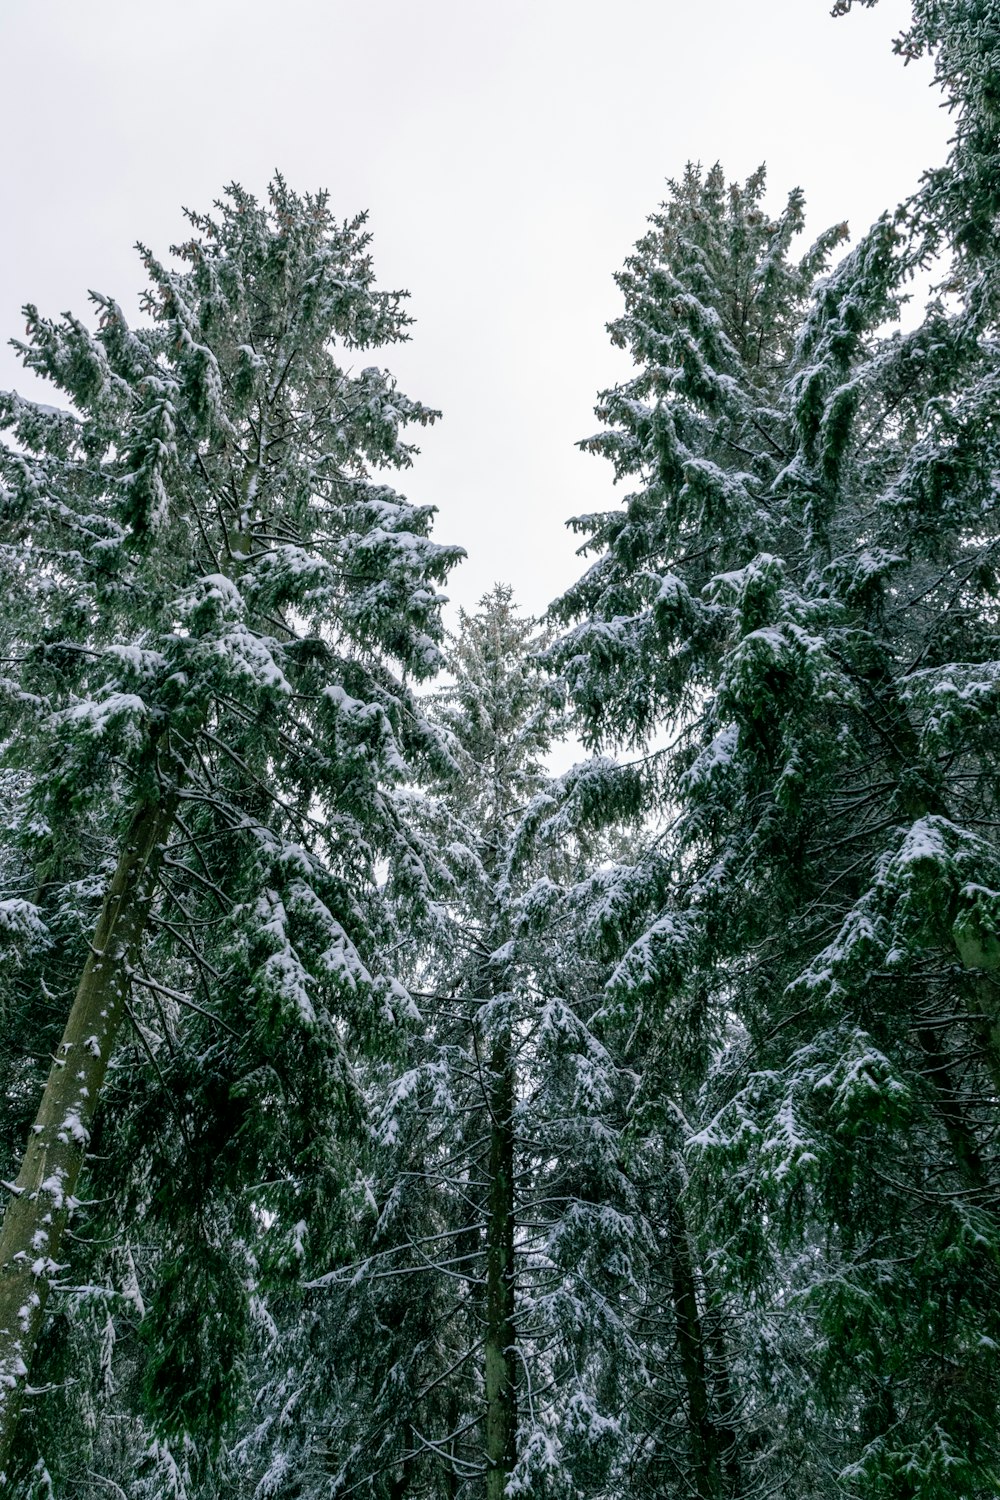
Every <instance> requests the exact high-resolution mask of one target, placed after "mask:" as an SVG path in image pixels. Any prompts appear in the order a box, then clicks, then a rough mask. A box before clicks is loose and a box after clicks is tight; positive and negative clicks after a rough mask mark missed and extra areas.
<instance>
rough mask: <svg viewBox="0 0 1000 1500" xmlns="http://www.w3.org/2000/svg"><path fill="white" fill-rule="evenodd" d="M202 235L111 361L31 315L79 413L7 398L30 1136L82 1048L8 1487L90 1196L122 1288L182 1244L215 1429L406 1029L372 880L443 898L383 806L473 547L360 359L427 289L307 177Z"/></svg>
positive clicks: (427, 733)
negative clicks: (463, 550) (394, 1042)
mask: <svg viewBox="0 0 1000 1500" xmlns="http://www.w3.org/2000/svg"><path fill="white" fill-rule="evenodd" d="M189 218H190V221H191V225H192V237H191V238H190V239H189V240H188V241H187V242H186V243H184V244H183V245H181V246H179V247H177V248H176V249H175V251H174V252H173V253H174V254H175V256H176V257H177V260H178V262H179V264H178V265H177V266H176V267H174V268H171V267H170V266H168V265H165V264H162V263H161V262H160V261H158V260H157V259H156V258H155V257H154V256H153V255H152V254H151V253H150V252H149V251H146V250H142V254H143V259H144V262H145V265H146V269H147V271H148V274H149V291H148V293H147V295H146V298H145V303H144V308H145V312H146V314H147V315H148V321H147V322H146V323H144V324H142V325H140V326H138V327H134V328H133V327H130V326H129V325H128V323H127V321H126V319H125V317H124V315H123V313H122V311H121V309H120V308H119V307H118V306H117V304H116V303H114V302H113V301H112V300H110V299H108V298H105V297H102V296H95V298H94V302H95V305H96V307H97V309H98V312H99V326H98V328H97V330H96V331H95V332H92V331H91V330H89V329H88V328H87V327H86V326H85V325H84V324H83V323H82V322H81V321H79V320H78V319H76V318H74V317H72V316H69V315H67V316H66V317H64V318H63V319H62V320H61V321H59V322H56V323H53V322H50V321H48V320H46V319H44V318H43V317H41V315H40V314H39V313H38V312H37V311H36V310H35V309H34V308H33V307H29V308H28V309H27V318H28V334H29V337H28V341H27V343H25V344H23V345H21V346H19V347H20V351H21V355H22V358H23V360H24V363H25V365H26V366H27V367H28V368H29V369H31V370H32V371H34V372H35V373H37V374H40V375H42V376H43V377H45V378H47V379H49V380H50V381H52V383H53V384H54V385H55V386H56V387H57V388H58V389H59V391H60V392H61V393H63V396H64V398H66V399H67V400H68V401H69V403H71V405H70V408H69V409H67V410H62V409H56V408H51V407H45V406H41V405H38V404H36V403H31V402H27V401H24V400H22V399H21V398H19V397H18V396H16V395H14V394H13V393H8V394H7V395H5V396H4V397H3V398H2V405H0V418H2V422H3V426H4V427H5V428H6V429H7V430H8V431H9V432H10V434H11V437H12V442H11V443H10V444H9V445H8V446H7V447H5V448H3V449H2V450H0V486H2V487H0V500H2V506H3V514H4V530H5V544H4V548H3V553H2V564H3V568H4V575H5V576H4V586H5V597H6V598H7V599H8V600H9V601H11V603H10V605H9V607H8V608H7V610H6V612H5V619H4V638H5V650H4V655H5V664H6V669H7V676H6V678H5V681H4V708H3V714H4V754H5V759H6V762H7V764H8V765H9V766H10V767H11V771H10V772H9V773H7V774H8V775H9V777H10V778H11V779H10V780H9V781H8V782H7V783H6V785H7V786H8V787H9V789H10V795H11V797H12V798H14V799H16V800H17V802H18V805H19V815H18V820H17V827H16V829H15V836H14V838H13V839H12V841H11V842H10V843H9V844H8V846H7V847H6V848H5V850H4V875H5V878H9V880H10V885H9V887H8V889H9V891H10V893H11V894H10V896H9V898H8V899H7V900H5V901H4V903H3V904H2V906H0V912H2V925H3V927H4V929H5V931H6V932H7V933H8V934H9V935H10V936H11V937H12V939H13V940H15V942H16V944H17V945H18V947H19V951H20V958H19V962H20V968H19V969H18V970H17V974H16V981H15V986H14V989H13V991H12V994H13V1002H12V1003H13V1005H14V1007H15V1014H16V1015H17V1017H18V1021H17V1030H16V1031H15V1033H14V1038H13V1040H14V1041H15V1043H16V1044H17V1045H18V1046H19V1047H20V1048H22V1049H23V1050H22V1051H21V1052H20V1055H18V1053H17V1052H12V1050H11V1048H10V1047H8V1049H7V1053H6V1058H7V1061H6V1065H5V1066H6V1083H7V1089H8V1095H7V1106H8V1112H9V1116H10V1122H11V1128H12V1129H13V1130H14V1131H15V1132H16V1133H17V1134H21V1132H23V1131H25V1130H26V1128H27V1125H28V1122H29V1121H30V1119H31V1117H32V1115H33V1114H34V1110H35V1105H36V1101H37V1097H38V1089H39V1086H40V1078H39V1071H38V1064H37V1062H33V1061H32V1060H31V1058H30V1054H34V1056H35V1057H36V1058H37V1057H38V1056H39V1055H42V1056H44V1054H45V1053H46V1052H49V1053H53V1052H54V1054H55V1057H54V1061H53V1064H52V1067H51V1070H50V1072H49V1075H48V1081H47V1082H46V1083H45V1085H44V1089H42V1090H41V1105H40V1107H39V1109H38V1114H37V1118H36V1123H35V1125H34V1126H33V1127H32V1130H31V1134H30V1137H29V1145H28V1149H27V1152H26V1154H25V1155H24V1157H23V1160H22V1162H21V1166H20V1170H19V1172H18V1174H17V1180H16V1183H15V1184H14V1185H13V1188H12V1193H11V1199H10V1203H9V1205H8V1208H7V1211H6V1214H5V1218H4V1224H3V1231H2V1236H0V1364H2V1368H3V1377H2V1392H0V1465H9V1463H10V1462H11V1456H12V1447H11V1445H12V1440H13V1432H14V1426H15V1423H16V1422H17V1417H18V1410H19V1407H20V1406H21V1404H22V1401H23V1395H24V1390H25V1386H26V1380H27V1376H28V1368H29V1366H30V1365H32V1363H33V1361H35V1355H36V1346H37V1345H38V1343H39V1339H40V1337H41V1335H42V1331H43V1328H44V1327H45V1318H46V1311H47V1305H48V1303H49V1300H50V1294H51V1292H52V1290H53V1288H55V1289H57V1292H58V1295H57V1307H58V1306H60V1305H66V1302H67V1294H66V1292H65V1291H62V1290H59V1289H60V1288H63V1287H65V1284H66V1283H65V1278H64V1272H65V1271H66V1268H67V1262H69V1265H70V1276H69V1280H70V1282H71V1283H72V1282H73V1281H74V1279H75V1272H74V1269H73V1267H74V1264H75V1262H76V1261H77V1259H78V1258H82V1259H83V1262H84V1265H86V1261H87V1255H86V1252H83V1253H82V1257H81V1255H80V1252H78V1250H77V1248H76V1246H75V1245H74V1244H73V1242H72V1240H71V1239H70V1238H68V1237H67V1236H68V1233H69V1231H68V1225H69V1223H70V1219H71V1216H72V1215H74V1214H76V1212H77V1210H78V1209H79V1202H78V1199H79V1196H80V1191H81V1182H82V1183H83V1184H84V1185H85V1186H86V1188H87V1189H89V1190H91V1191H93V1193H94V1197H95V1198H103V1199H104V1200H105V1206H104V1207H103V1208H102V1207H100V1206H98V1205H97V1204H95V1205H94V1206H93V1207H92V1208H90V1209H88V1210H87V1216H88V1223H89V1225H90V1226H91V1227H93V1226H95V1225H103V1228H104V1229H105V1230H106V1231H107V1236H108V1238H110V1239H112V1240H113V1241H114V1244H115V1247H116V1254H117V1255H118V1256H119V1269H120V1265H121V1257H122V1256H123V1257H124V1258H125V1261H126V1262H128V1261H129V1259H130V1257H131V1256H132V1255H133V1250H134V1254H135V1256H136V1257H137V1258H138V1257H140V1255H141V1253H142V1252H140V1251H139V1248H138V1243H137V1242H138V1241H139V1240H140V1237H141V1241H142V1242H143V1243H146V1244H149V1243H152V1244H154V1245H156V1246H157V1250H156V1254H155V1255H154V1256H152V1257H149V1258H148V1259H147V1262H146V1263H145V1264H143V1265H142V1267H141V1272H142V1274H143V1276H144V1277H148V1283H147V1286H146V1298H145V1301H146V1313H145V1317H144V1318H143V1321H142V1336H143V1338H144V1339H146V1340H147V1343H148V1348H147V1351H146V1353H145V1355H144V1357H143V1358H142V1359H141V1360H140V1364H141V1365H142V1367H143V1368H144V1372H145V1373H144V1375H143V1377H142V1378H143V1381H144V1384H145V1392H146V1406H147V1410H148V1412H149V1413H150V1417H151V1420H152V1422H153V1428H154V1430H155V1431H157V1432H159V1433H160V1434H161V1436H166V1437H168V1438H169V1437H170V1435H171V1434H174V1435H176V1436H177V1437H178V1440H179V1441H181V1443H182V1446H183V1444H184V1443H185V1442H187V1441H188V1439H189V1437H190V1436H191V1435H192V1434H198V1433H199V1432H208V1433H212V1432H215V1434H216V1436H217V1434H218V1430H219V1427H220V1424H224V1422H225V1420H226V1417H227V1414H228V1413H229V1412H230V1411H231V1409H232V1403H233V1400H234V1399H235V1396H234V1392H235V1390H236V1389H237V1387H238V1376H239V1367H240V1361H239V1359H238V1358H235V1359H234V1352H236V1351H238V1350H239V1347H240V1345H241V1343H242V1342H243V1339H244V1337H245V1335H244V1334H243V1333H241V1331H240V1330H241V1329H243V1328H245V1326H246V1321H247V1317H248V1306H249V1303H248V1297H249V1293H250V1291H252V1289H253V1280H254V1278H253V1277H252V1276H251V1275H249V1274H248V1273H249V1271H250V1269H251V1268H252V1267H256V1268H257V1272H258V1275H259V1273H260V1272H261V1270H262V1269H266V1266H267V1265H272V1266H274V1267H280V1266H282V1265H291V1264H294V1265H295V1266H296V1267H298V1266H299V1265H300V1263H301V1264H304V1265H306V1266H308V1264H309V1248H310V1241H311V1240H315V1241H317V1242H318V1243H320V1244H321V1245H323V1246H324V1247H325V1246H326V1243H327V1241H326V1235H327V1232H328V1230H329V1229H330V1225H331V1223H332V1222H333V1220H334V1219H335V1217H336V1212H337V1209H336V1202H337V1195H338V1191H339V1187H338V1184H339V1182H340V1180H341V1177H342V1173H341V1172H340V1170H339V1167H338V1145H337V1135H338V1131H339V1130H342V1129H344V1128H347V1124H348V1123H349V1121H350V1119H351V1117H352V1115H354V1114H356V1113H357V1108H358V1095H357V1089H356V1086H355V1084H354V1082H353V1078H352V1069H351V1063H350V1051H351V1048H352V1047H353V1046H354V1042H353V1041H352V1040H351V1039H352V1038H358V1037H361V1038H364V1039H365V1041H366V1045H374V1046H378V1045H380V1041H379V1038H380V1037H381V1038H382V1039H385V1038H388V1037H391V1035H392V1034H393V1032H394V1031H395V1030H397V1029H398V1014H397V1013H398V1011H399V1009H400V1007H401V1006H402V1004H403V1003H404V1002H403V997H402V992H401V991H400V989H399V986H398V985H397V984H396V982H395V981H394V980H393V979H392V977H391V976H390V975H388V974H386V973H385V972H384V971H382V972H380V971H379V968H378V943H379V940H380V938H384V936H385V934H386V932H387V931H388V929H389V926H390V925H391V923H390V918H389V916H388V913H387V908H386V906H385V901H384V898H383V897H382V896H380V894H379V884H380V882H379V880H378V879H377V878H376V875H377V871H378V870H379V868H380V867H382V866H385V867H387V868H388V869H389V871H390V880H391V881H393V882H394V883H395V885H396V887H397V889H398V890H399V891H400V892H402V891H403V890H404V889H405V890H406V891H408V892H410V893H412V895H413V896H414V898H415V899H417V900H419V899H420V898H421V883H422V881H423V871H422V864H421V854H420V851H419V850H417V849H415V848H414V844H413V839H412V836H411V833H410V831H409V830H408V829H406V828H405V827H404V826H403V825H402V824H401V822H400V820H399V818H398V816H397V813H396V810H395V807H394V804H393V801H392V798H391V796H390V795H388V792H387V789H388V788H389V787H390V786H391V784H392V783H393V782H394V781H397V780H398V779H399V778H400V777H402V776H403V775H408V774H410V772H409V768H410V767H411V766H413V765H416V764H419V763H421V762H423V763H426V762H427V761H428V760H431V761H433V760H434V759H435V757H439V755H440V751H439V748H438V745H437V741H436V739H435V736H434V734H433V733H432V732H431V730H430V729H429V727H428V726H427V724H426V723H425V721H424V719H423V718H422V716H421V714H420V712H419V708H418V705H417V703H416V701H415V700H414V698H413V696H412V694H411V692H410V690H409V689H408V688H407V687H405V686H404V685H403V684H402V682H401V681H400V677H399V675H398V674H399V672H400V670H402V671H403V672H405V673H407V674H408V675H410V676H412V677H414V678H418V679H419V678H423V677H426V676H427V675H428V674H429V673H432V672H433V671H434V670H436V668H437V666H438V664H439V660H440V656H439V650H438V646H437V641H438V639H439V636H440V624H439V606H440V596H439V595H438V594H437V593H436V591H435V587H434V585H435V583H436V582H438V581H439V580H441V579H442V578H443V577H444V575H445V574H446V572H447V570H448V569H449V568H450V567H451V565H452V564H453V563H454V561H455V560H456V558H457V556H459V555H460V554H459V552H458V551H457V550H456V549H454V548H443V547H440V546H438V545H436V544H434V543H432V542H431V541H430V540H429V537H428V528H429V524H430V519H431V511H430V509H429V508H427V507H423V508H421V507H415V506H412V505H410V504H408V503H407V502H406V501H405V499H403V497H402V496H400V495H399V494H398V493H396V492H395V491H394V490H392V489H391V488H390V487H388V486H387V485H386V484H385V483H383V482H382V481H381V480H380V479H378V478H377V477H375V471H376V470H378V469H382V468H390V469H391V468H395V469H399V468H404V467H406V466H407V465H408V464H409V463H410V461H411V455H412V452H413V451H414V450H413V449H412V447H411V446H408V445H407V444H406V443H405V442H404V441H403V439H402V438H401V436H400V432H401V429H402V427H403V426H404V425H406V424H409V423H414V422H415V423H418V424H420V423H426V422H428V421H430V420H432V419H433V417H434V415H435V414H434V413H433V412H431V411H429V410H428V409H427V408H425V407H423V406H421V405H419V404H418V403H416V402H413V401H411V400H410V399H409V398H407V397H405V396H404V395H403V394H402V393H401V392H400V391H399V390H398V389H397V388H396V386H395V384H394V382H393V381H392V379H391V377H390V376H388V375H387V374H385V373H384V372H383V371H381V370H379V369H377V368H363V369H360V370H357V369H355V368H353V352H354V351H357V350H366V349H370V348H377V347H379V346H380V345H383V344H386V343H391V342H393V341H394V340H398V339H400V338H403V337H405V336H406V325H407V322H408V319H407V317H406V315H405V312H404V310H403V307H402V301H401V294H397V293H385V292H381V291H379V290H377V289H376V287H375V285H374V279H373V272H372V268H371V261H370V256H369V252H368V235H367V233H366V232H365V230H364V227H363V219H360V218H359V219H356V220H354V221H351V222H348V223H345V224H339V223H337V222H336V221H335V220H334V219H333V217H332V215H331V213H330V211H329V208H328V205H327V199H326V196H325V195H323V194H320V195H318V196H315V197H310V196H306V197H298V196H296V195H295V194H294V193H292V192H291V190H290V189H289V188H288V187H287V186H286V184H285V183H284V181H283V180H282V179H281V178H280V177H279V178H276V179H275V180H274V182H273V183H272V185H271V189H270V195H269V201H268V203H266V204H264V205H262V204H260V203H258V202H257V201H256V200H255V199H254V198H253V197H251V196H250V195H249V194H247V193H246V192H244V191H243V190H242V189H240V188H239V187H236V186H233V187H231V188H229V189H228V190H227V193H226V196H225V198H224V200H223V201H222V202H221V203H219V204H218V205H217V206H216V211H215V213H214V214H212V215H199V214H191V215H189ZM341 351H343V352H341ZM345 354H346V356H347V357H348V358H349V359H351V361H352V366H351V367H350V368H345V363H344V356H345ZM74 990H75V992H76V998H75V1000H74V1002H73V1005H72V1008H71V1010H70V1017H69V1021H68V1022H67V1023H66V1029H65V1031H64V1033H63V1038H62V1041H61V1042H59V1043H58V1045H56V1041H57V1038H58V1035H59V1029H61V1025H62V1023H61V1021H60V1020H59V1009H60V1005H61V1004H62V1003H64V997H69V996H72V994H73V991H74ZM39 995H40V996H41V997H43V1003H44V1009H43V1010H42V1011H41V1012H39V1010H38V1008H37V1000H38V996H39ZM29 1007H34V1010H33V1013H29V1009H28V1008H29ZM57 1028H59V1029H57ZM123 1028H125V1030H124V1032H123ZM120 1033H121V1035H120ZM22 1139H23V1136H22ZM10 1143H11V1137H10V1135H8V1147H10ZM88 1149H90V1150H92V1152H93V1156H92V1159H91V1160H89V1161H88ZM126 1157H127V1160H126ZM85 1165H86V1167H87V1170H86V1173H85V1175H84V1177H83V1179H81V1171H82V1170H83V1169H84V1167H85ZM11 1175H13V1172H12V1173H11ZM99 1189H103V1191H99ZM95 1237H96V1236H95ZM85 1238H86V1237H85ZM130 1247H132V1248H130ZM325 1253H326V1249H325V1248H324V1254H325ZM93 1271H94V1268H93V1267H91V1272H92V1273H93ZM97 1274H98V1275H100V1274H102V1272H101V1271H100V1269H99V1268H98V1270H97ZM70 1300H71V1299H70ZM208 1306H212V1307H213V1308H214V1309H215V1313H214V1316H213V1317H212V1318H211V1319H206V1318H205V1309H206V1307H208ZM35 1362H36V1363H37V1361H35ZM35 1404H36V1403H35V1401H34V1398H33V1399H32V1413H31V1415H32V1418H34V1415H35V1413H34V1407H35ZM39 1420H40V1421H41V1422H42V1425H43V1426H44V1415H43V1414H40V1416H39ZM63 1437H66V1434H63ZM86 1440H87V1439H85V1441H86ZM90 1440H92V1435H91V1439H90ZM50 1441H51V1443H52V1447H53V1450H54V1451H56V1450H61V1451H62V1452H63V1454H64V1456H65V1457H66V1461H67V1462H73V1461H76V1462H78V1463H79V1462H80V1459H81V1457H82V1456H81V1455H73V1454H72V1453H71V1452H70V1449H71V1448H72V1442H71V1441H65V1442H64V1441H63V1440H62V1438H60V1436H59V1434H57V1435H56V1436H55V1438H51V1439H50ZM212 1441H214V1439H213V1440H212ZM30 1447H31V1444H30V1443H28V1442H21V1443H19V1445H18V1464H17V1466H16V1468H15V1470H13V1471H10V1470H9V1473H10V1474H11V1475H13V1474H14V1473H18V1474H21V1473H24V1472H25V1468H26V1466H29V1467H30V1464H31V1462H32V1454H31V1452H30V1451H29V1449H30ZM210 1447H211V1441H209V1448H210ZM164 1451H165V1450H164ZM171 1462H172V1461H171ZM84 1466H85V1465H84Z"/></svg>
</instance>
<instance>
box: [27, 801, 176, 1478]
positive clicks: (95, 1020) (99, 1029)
mask: <svg viewBox="0 0 1000 1500" xmlns="http://www.w3.org/2000/svg"><path fill="white" fill-rule="evenodd" d="M176 809H177V795H176V793H171V794H169V795H167V796H165V797H164V798H163V799H162V800H161V801H159V802H157V803H149V804H146V805H144V806H142V807H140V808H139V810H138V811H137V812H136V814H135V816H134V817H133V819H132V823H131V826H130V828H129V832H128V835H127V837H126V840H125V845H124V848H123V850H122V853H121V856H120V858H119V860H118V866H117V869H116V870H115V873H114V877H113V879H112V881H111V884H110V886H109V888H108V891H107V894H106V896H105V898H104V904H103V907H102V908H101V915H100V918H99V920H98V923H97V927H96V929H95V932H94V937H93V941H92V944H91V949H90V953H89V954H88V956H87V960H86V962H85V964H84V966H83V973H82V975H81V977H80V983H79V987H78V989H77V992H76V999H75V1000H74V1002H73V1007H72V1010H71V1011H70V1015H69V1020H68V1021H67V1023H66V1030H65V1032H64V1034H63V1039H62V1041H61V1043H60V1045H59V1051H58V1053H57V1054H56V1056H55V1058H54V1059H53V1062H52V1067H51V1070H50V1072H49V1077H48V1081H47V1083H46V1085H45V1092H44V1093H43V1095H42V1102H41V1105H40V1107H39V1110H38V1115H37V1117H36V1120H35V1123H34V1125H33V1126H32V1131H31V1136H30V1138H29V1140H28V1145H27V1149H26V1151H25V1154H24V1158H23V1160H22V1163H21V1170H20V1172H19V1173H18V1177H17V1181H16V1183H15V1184H14V1186H13V1195H12V1197H11V1200H10V1202H9V1204H8V1206H7V1211H6V1213H5V1214H4V1219H3V1225H2V1228H0V1475H2V1474H3V1471H4V1470H5V1468H6V1465H7V1463H8V1461H9V1459H10V1456H11V1452H12V1446H13V1441H14V1430H15V1427H16V1425H17V1418H18V1413H19V1410H20V1405H21V1400H22V1398H23V1395H24V1388H25V1385H26V1382H27V1378H28V1371H29V1368H30V1365H31V1360H32V1355H33V1353H34V1348H35V1344H36V1342H37V1340H38V1334H39V1330H40V1328H41V1325H42V1320H43V1317H44V1314H45V1304H46V1302H47V1300H48V1294H49V1287H50V1284H51V1279H52V1276H53V1275H54V1274H55V1273H56V1272H58V1270H59V1269H60V1266H59V1255H60V1252H61V1249H62V1242H63V1236H64V1234H65V1231H66V1226H67V1223H68V1221H69V1218H70V1215H71V1213H72V1211H73V1209H74V1207H75V1206H76V1205H75V1200H74V1197H73V1194H74V1192H75V1190H76V1186H77V1181H78V1179H79V1176H80V1169H81V1167H82V1166H83V1161H84V1156H85V1153H86V1149H87V1142H88V1140H89V1139H90V1132H91V1129H92V1126H93V1123H94V1117H95V1114H96V1112H97V1105H98V1102H99V1099H100V1094H101V1089H102V1087H103V1084H104V1078H105V1074H106V1072H107V1067H108V1060H109V1058H110V1055H111V1051H112V1048H113V1047H114V1044H115V1040H116V1037H117V1035H118V1031H119V1028H120V1026H121V1023H122V1019H123V1016H124V1014H125V1005H126V1002H127V996H128V990H129V974H130V967H131V963H132V961H133V960H134V957H135V954H136V950H137V948H138V944H139V942H140V940H141V937H142V934H143V930H144V928H145V925H146V920H147V917H148V913H149V905H150V902H151V901H152V899H153V894H154V892H155V889H156V884H157V880H158V877H159V870H160V863H161V860H162V855H163V846H164V843H165V841H166V839H167V838H168V837H169V834H170V829H171V826H172V823H173V820H174V815H175V812H176Z"/></svg>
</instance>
